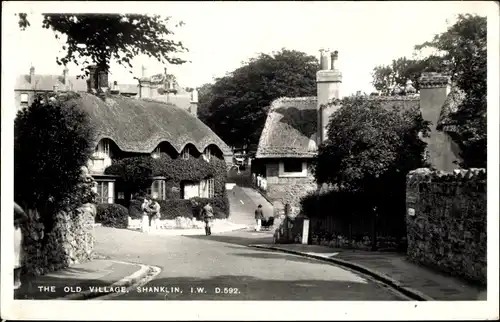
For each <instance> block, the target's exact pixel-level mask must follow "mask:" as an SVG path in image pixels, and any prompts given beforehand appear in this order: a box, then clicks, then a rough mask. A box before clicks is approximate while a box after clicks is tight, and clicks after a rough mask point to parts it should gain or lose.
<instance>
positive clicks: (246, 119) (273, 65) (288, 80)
mask: <svg viewBox="0 0 500 322" xmlns="http://www.w3.org/2000/svg"><path fill="white" fill-rule="evenodd" d="M318 69H319V64H318V61H317V59H316V57H314V56H309V55H307V54H305V53H302V52H299V51H295V50H288V49H282V50H281V51H279V52H276V53H273V54H263V53H262V54H260V55H259V56H258V57H256V58H253V59H250V61H249V62H248V63H247V64H245V65H244V66H242V67H240V68H238V69H236V70H235V71H233V72H231V73H229V74H228V75H226V76H224V77H221V78H218V79H216V80H215V83H214V84H211V85H205V87H204V89H203V90H200V95H199V98H200V99H199V101H200V107H199V110H200V118H201V120H202V121H203V122H205V124H207V125H208V126H209V127H210V128H211V129H212V130H213V131H214V132H215V133H217V134H218V135H219V136H220V137H221V138H222V139H223V140H224V141H225V142H226V143H228V144H229V145H233V146H238V145H243V144H247V145H250V144H257V143H258V141H259V137H260V133H261V132H262V129H263V127H264V123H265V120H266V117H267V111H268V107H269V105H270V104H271V102H272V101H273V100H274V99H276V98H279V97H284V96H288V97H299V96H315V95H316V72H317V71H318Z"/></svg>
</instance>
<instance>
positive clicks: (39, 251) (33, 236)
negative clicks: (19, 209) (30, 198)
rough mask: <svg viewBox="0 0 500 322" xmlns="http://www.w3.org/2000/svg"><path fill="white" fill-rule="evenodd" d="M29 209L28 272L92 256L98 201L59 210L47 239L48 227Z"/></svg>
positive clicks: (26, 227) (25, 228) (25, 259)
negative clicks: (67, 210)
mask: <svg viewBox="0 0 500 322" xmlns="http://www.w3.org/2000/svg"><path fill="white" fill-rule="evenodd" d="M25 211H26V214H27V215H28V217H29V220H27V223H26V224H25V225H23V226H22V229H23V238H24V240H23V250H24V255H23V266H24V273H25V274H28V275H36V276H38V275H43V274H46V273H49V272H52V271H55V270H58V269H61V268H65V267H68V266H69V265H71V264H76V263H81V262H85V261H88V260H90V259H91V257H92V251H93V247H94V234H93V231H94V218H95V215H96V208H95V205H93V204H85V205H83V206H81V207H80V208H77V209H76V210H74V211H71V212H63V211H62V212H59V213H58V214H56V215H55V225H54V227H53V229H52V231H51V232H50V233H49V236H48V237H47V239H46V240H45V241H43V237H44V234H45V229H44V225H43V223H42V222H41V220H40V217H39V215H38V213H37V212H36V211H32V210H28V209H25Z"/></svg>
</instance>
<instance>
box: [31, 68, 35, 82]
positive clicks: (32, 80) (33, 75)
mask: <svg viewBox="0 0 500 322" xmlns="http://www.w3.org/2000/svg"><path fill="white" fill-rule="evenodd" d="M30 83H31V85H35V67H33V66H31V67H30Z"/></svg>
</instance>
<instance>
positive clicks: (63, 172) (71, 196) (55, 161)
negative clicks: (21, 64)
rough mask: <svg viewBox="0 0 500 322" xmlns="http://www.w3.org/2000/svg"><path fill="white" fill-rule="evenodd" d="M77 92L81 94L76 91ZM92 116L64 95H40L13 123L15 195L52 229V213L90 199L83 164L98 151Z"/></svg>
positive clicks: (22, 205) (24, 207) (16, 198)
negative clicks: (84, 180)
mask: <svg viewBox="0 0 500 322" xmlns="http://www.w3.org/2000/svg"><path fill="white" fill-rule="evenodd" d="M74 95H78V94H74ZM93 140H94V129H93V127H92V125H91V123H90V119H89V116H88V115H87V114H86V113H85V112H84V111H82V110H81V109H79V107H78V106H76V105H75V104H67V103H66V102H65V100H64V99H62V98H60V99H48V98H47V97H38V98H37V99H35V101H34V102H33V104H32V105H31V106H30V107H28V108H26V109H23V110H21V111H19V112H18V114H17V117H16V119H15V122H14V178H15V184H14V199H15V201H16V202H17V203H18V204H19V205H21V207H22V208H23V209H33V210H37V211H38V212H39V213H40V215H41V217H42V220H43V222H44V225H45V228H46V229H47V231H46V235H47V233H48V232H50V230H51V228H52V223H53V215H54V214H55V213H56V212H57V211H58V210H62V209H67V208H68V207H69V208H71V207H77V206H79V205H81V204H82V203H85V202H89V201H91V200H88V197H89V195H88V194H89V191H86V190H85V189H83V187H82V182H83V180H82V179H83V178H82V167H83V166H85V165H86V164H87V161H88V160H89V158H90V156H91V154H92V152H93V148H94V146H93Z"/></svg>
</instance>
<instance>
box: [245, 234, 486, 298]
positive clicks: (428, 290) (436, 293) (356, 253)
mask: <svg viewBox="0 0 500 322" xmlns="http://www.w3.org/2000/svg"><path fill="white" fill-rule="evenodd" d="M252 246H253V247H257V248H260V249H269V250H277V251H283V252H287V253H291V254H298V255H302V256H307V257H310V258H316V259H320V260H324V261H328V262H331V263H333V264H337V265H341V266H343V267H348V268H351V269H354V270H356V271H358V272H363V273H365V274H367V275H369V276H371V277H372V278H375V279H377V280H379V281H381V282H383V283H386V284H388V285H391V286H392V287H395V288H396V289H398V290H399V291H400V292H402V293H403V294H405V295H407V296H409V297H411V298H413V299H415V300H420V301H432V300H438V301H473V300H478V299H481V300H486V290H485V289H484V288H481V287H478V286H475V285H471V284H469V283H467V282H464V281H462V280H460V279H457V278H454V277H451V276H448V275H445V274H443V273H441V272H437V271H435V270H432V269H429V268H426V267H423V266H421V265H418V264H415V263H413V262H411V261H409V260H408V259H407V258H406V256H405V255H404V254H398V253H389V252H371V251H361V250H346V249H335V248H331V247H326V246H319V245H301V244H260V245H259V244H254V245H252Z"/></svg>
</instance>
